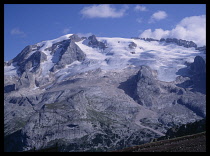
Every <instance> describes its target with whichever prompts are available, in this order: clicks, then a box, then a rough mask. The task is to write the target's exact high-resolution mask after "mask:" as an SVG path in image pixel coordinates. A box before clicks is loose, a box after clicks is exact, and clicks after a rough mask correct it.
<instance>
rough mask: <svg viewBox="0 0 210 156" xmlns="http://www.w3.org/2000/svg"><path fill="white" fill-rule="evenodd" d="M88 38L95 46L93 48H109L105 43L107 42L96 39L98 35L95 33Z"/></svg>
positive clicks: (91, 44) (90, 44)
mask: <svg viewBox="0 0 210 156" xmlns="http://www.w3.org/2000/svg"><path fill="white" fill-rule="evenodd" d="M88 40H90V41H89V42H88V45H89V46H91V47H93V48H100V49H105V48H107V47H106V45H105V43H103V42H100V41H98V40H97V39H96V36H95V35H92V36H90V37H88Z"/></svg>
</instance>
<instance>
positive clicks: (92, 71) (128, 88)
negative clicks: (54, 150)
mask: <svg viewBox="0 0 210 156" xmlns="http://www.w3.org/2000/svg"><path fill="white" fill-rule="evenodd" d="M205 55H206V54H205V53H203V52H201V51H199V50H196V49H195V48H194V47H189V48H186V47H182V46H178V45H175V44H167V45H166V44H162V43H159V42H156V41H154V42H147V41H144V40H136V39H124V38H106V37H96V36H95V35H92V36H90V37H88V38H84V37H83V38H80V37H78V36H77V35H75V34H67V35H64V36H61V37H59V38H57V39H53V40H48V41H42V42H40V43H37V44H35V45H31V46H27V47H26V48H24V49H23V51H22V52H21V53H20V54H18V55H17V56H16V57H15V58H14V59H12V60H10V61H9V62H7V63H6V62H5V63H4V64H5V66H4V75H5V78H4V112H5V115H4V126H5V129H4V134H5V151H27V150H30V149H34V148H36V149H42V148H46V147H50V146H53V145H55V144H57V145H59V146H61V147H62V148H61V149H60V151H63V152H64V151H68V152H69V151H98V150H99V151H107V150H114V149H115V150H116V149H122V148H125V147H129V146H132V145H136V144H142V143H146V142H148V141H149V140H150V139H151V138H157V137H159V136H162V135H164V134H165V133H166V131H167V130H168V129H169V128H171V127H172V126H174V125H180V124H185V123H188V122H194V121H196V120H200V119H202V118H204V117H205V116H206V99H205V97H206V93H205V89H206V88H205V81H206V79H205V75H206V69H205V64H206V62H205ZM186 62H187V64H186ZM201 82H203V83H201ZM17 144H18V145H19V146H18V147H16V145H17Z"/></svg>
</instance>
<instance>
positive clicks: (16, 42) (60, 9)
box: [4, 4, 206, 61]
mask: <svg viewBox="0 0 210 156" xmlns="http://www.w3.org/2000/svg"><path fill="white" fill-rule="evenodd" d="M205 15H206V5H205V4H101V5H100V4H5V5H4V60H5V61H9V60H11V59H13V58H14V57H15V56H16V55H17V54H18V53H20V52H21V50H22V49H23V48H24V47H25V46H27V45H33V44H36V43H38V42H41V41H43V40H51V39H55V38H57V37H60V36H62V35H65V34H68V33H72V34H76V33H77V34H79V35H84V36H86V35H90V34H95V35H96V36H100V37H125V38H130V37H153V38H161V37H176V38H180V39H181V38H183V39H187V40H192V41H194V42H197V43H198V44H200V45H204V44H205V43H204V42H205V33H206V31H205V29H206V27H205V23H206V16H205ZM198 35H199V36H198Z"/></svg>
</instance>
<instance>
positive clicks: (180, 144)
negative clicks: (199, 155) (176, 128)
mask: <svg viewBox="0 0 210 156" xmlns="http://www.w3.org/2000/svg"><path fill="white" fill-rule="evenodd" d="M114 152H206V132H202V133H198V134H193V135H187V136H183V137H177V138H173V139H169V140H161V141H157V142H152V143H146V144H143V145H139V146H134V147H130V148H125V149H123V150H119V151H114Z"/></svg>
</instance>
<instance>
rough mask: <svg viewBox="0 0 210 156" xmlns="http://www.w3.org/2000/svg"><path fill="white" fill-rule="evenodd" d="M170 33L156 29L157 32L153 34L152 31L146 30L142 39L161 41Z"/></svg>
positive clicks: (142, 34)
mask: <svg viewBox="0 0 210 156" xmlns="http://www.w3.org/2000/svg"><path fill="white" fill-rule="evenodd" d="M169 32H170V31H168V30H165V31H164V30H163V29H155V31H153V32H152V30H151V29H147V30H145V31H144V32H143V33H141V35H140V37H142V38H154V39H161V38H165V37H167V36H168V34H169Z"/></svg>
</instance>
